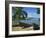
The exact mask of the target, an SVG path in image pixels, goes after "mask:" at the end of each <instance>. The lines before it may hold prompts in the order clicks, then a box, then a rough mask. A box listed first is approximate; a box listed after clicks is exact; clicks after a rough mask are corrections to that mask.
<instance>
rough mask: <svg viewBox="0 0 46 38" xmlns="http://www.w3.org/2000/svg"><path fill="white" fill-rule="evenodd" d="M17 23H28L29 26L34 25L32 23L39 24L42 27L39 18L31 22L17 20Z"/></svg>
mask: <svg viewBox="0 0 46 38" xmlns="http://www.w3.org/2000/svg"><path fill="white" fill-rule="evenodd" d="M16 21H17V22H21V23H27V24H32V23H35V24H38V25H40V21H39V19H38V18H33V19H31V20H16Z"/></svg>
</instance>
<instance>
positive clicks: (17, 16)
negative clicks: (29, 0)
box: [12, 7, 27, 22]
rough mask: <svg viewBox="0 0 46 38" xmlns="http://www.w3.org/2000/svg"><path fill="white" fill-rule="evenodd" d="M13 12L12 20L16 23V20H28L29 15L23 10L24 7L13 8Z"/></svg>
mask: <svg viewBox="0 0 46 38" xmlns="http://www.w3.org/2000/svg"><path fill="white" fill-rule="evenodd" d="M12 9H13V10H12V11H13V12H12V13H13V16H12V20H13V21H15V20H18V22H20V21H19V20H24V19H26V17H27V13H26V12H25V11H24V10H22V9H23V8H22V7H13V8H12Z"/></svg>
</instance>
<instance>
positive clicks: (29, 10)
mask: <svg viewBox="0 0 46 38" xmlns="http://www.w3.org/2000/svg"><path fill="white" fill-rule="evenodd" d="M23 10H24V11H26V12H27V14H28V16H27V17H33V18H40V14H37V8H32V7H24V8H23Z"/></svg>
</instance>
